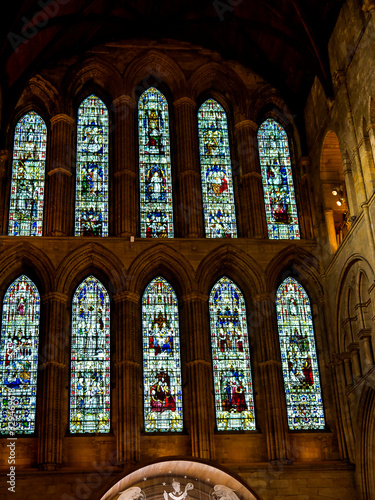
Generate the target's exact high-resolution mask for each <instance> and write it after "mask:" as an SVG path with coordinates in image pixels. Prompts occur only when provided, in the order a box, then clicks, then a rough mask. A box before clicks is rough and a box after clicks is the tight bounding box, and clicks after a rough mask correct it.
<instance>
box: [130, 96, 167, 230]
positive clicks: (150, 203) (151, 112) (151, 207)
mask: <svg viewBox="0 0 375 500" xmlns="http://www.w3.org/2000/svg"><path fill="white" fill-rule="evenodd" d="M138 124H139V176H140V196H141V236H142V237H143V238H173V206H172V178H171V159H170V145H169V118H168V103H167V100H166V98H165V97H164V95H163V94H162V93H161V92H159V91H158V90H156V89H155V88H154V87H151V88H149V89H148V90H146V92H144V93H143V94H142V95H141V97H140V98H139V103H138Z"/></svg>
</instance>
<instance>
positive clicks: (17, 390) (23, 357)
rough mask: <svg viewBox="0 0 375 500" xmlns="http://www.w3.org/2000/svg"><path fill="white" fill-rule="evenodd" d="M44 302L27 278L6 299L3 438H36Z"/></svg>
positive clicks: (1, 348)
mask: <svg viewBox="0 0 375 500" xmlns="http://www.w3.org/2000/svg"><path fill="white" fill-rule="evenodd" d="M39 316H40V298H39V293H38V290H37V288H36V286H35V285H34V283H33V282H32V281H31V280H30V279H29V278H28V277H27V276H20V277H19V278H18V279H16V281H14V282H13V283H12V284H11V285H10V287H9V288H8V290H7V291H6V293H5V296H4V302H3V312H2V323H1V343H0V378H1V379H0V400H1V432H2V434H9V435H11V436H12V435H13V434H32V433H33V432H34V431H35V405H36V387H37V371H38V342H39Z"/></svg>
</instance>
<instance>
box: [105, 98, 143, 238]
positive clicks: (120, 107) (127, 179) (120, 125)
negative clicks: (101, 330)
mask: <svg viewBox="0 0 375 500" xmlns="http://www.w3.org/2000/svg"><path fill="white" fill-rule="evenodd" d="M112 110H113V113H114V133H113V134H112V138H113V143H114V144H113V145H114V151H115V154H114V155H113V158H114V161H113V162H112V163H111V165H113V166H112V168H113V171H114V177H113V179H114V180H113V193H114V196H113V199H114V201H113V204H112V206H110V210H111V211H112V213H113V234H114V236H137V235H139V226H140V221H139V182H138V167H137V164H136V140H135V137H136V134H135V127H136V124H137V103H136V102H135V100H134V99H133V98H132V97H130V96H128V95H122V96H120V97H118V98H116V99H115V100H114V101H113V103H112Z"/></svg>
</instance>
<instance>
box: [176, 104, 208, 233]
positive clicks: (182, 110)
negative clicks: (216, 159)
mask: <svg viewBox="0 0 375 500" xmlns="http://www.w3.org/2000/svg"><path fill="white" fill-rule="evenodd" d="M173 105H174V108H175V123H176V128H175V130H176V136H177V141H176V142H177V148H176V151H177V171H178V186H179V198H178V217H179V221H178V225H177V227H178V228H179V233H180V234H179V236H183V237H188V238H202V237H203V235H204V231H203V211H202V192H201V174H200V166H199V145H198V132H197V117H196V112H195V107H196V104H195V102H194V101H193V100H192V99H190V98H188V97H181V98H180V99H178V100H177V101H175V102H174V103H173Z"/></svg>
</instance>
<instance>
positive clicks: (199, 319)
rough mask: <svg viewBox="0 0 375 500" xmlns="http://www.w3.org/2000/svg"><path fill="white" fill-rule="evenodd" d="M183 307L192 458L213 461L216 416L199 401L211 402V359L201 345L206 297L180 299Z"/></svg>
mask: <svg viewBox="0 0 375 500" xmlns="http://www.w3.org/2000/svg"><path fill="white" fill-rule="evenodd" d="M182 303H183V307H184V315H185V318H186V325H187V331H188V332H189V335H190V338H189V343H188V346H187V347H188V351H187V356H186V358H187V359H186V367H187V387H188V388H189V402H190V404H189V407H190V414H189V420H190V425H191V429H190V434H191V446H192V455H193V457H197V458H204V459H210V460H213V459H214V442H213V431H214V429H213V425H214V424H213V422H214V420H215V416H214V414H213V411H212V408H211V406H210V405H209V404H202V401H207V402H208V401H211V400H212V371H211V355H210V350H209V345H208V343H207V341H206V342H205V341H204V340H205V339H206V336H205V335H204V333H205V332H207V331H209V324H208V314H207V297H206V296H204V295H201V294H198V293H192V294H189V295H187V296H186V295H185V296H184V297H182Z"/></svg>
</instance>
